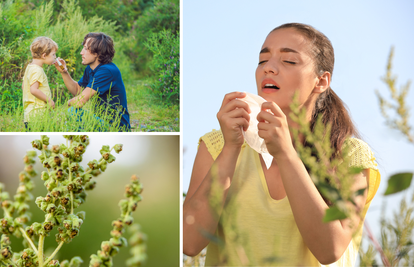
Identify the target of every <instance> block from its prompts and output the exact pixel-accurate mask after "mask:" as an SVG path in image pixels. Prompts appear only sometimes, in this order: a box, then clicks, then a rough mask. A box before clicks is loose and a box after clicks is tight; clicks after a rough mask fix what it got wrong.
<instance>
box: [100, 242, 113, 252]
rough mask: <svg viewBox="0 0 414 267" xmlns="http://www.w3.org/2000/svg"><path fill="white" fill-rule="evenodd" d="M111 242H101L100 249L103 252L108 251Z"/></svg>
mask: <svg viewBox="0 0 414 267" xmlns="http://www.w3.org/2000/svg"><path fill="white" fill-rule="evenodd" d="M112 247H113V246H112V244H111V243H110V242H109V241H104V242H102V244H101V249H102V251H103V252H106V253H109V252H110V251H111V249H112Z"/></svg>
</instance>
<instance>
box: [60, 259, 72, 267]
mask: <svg viewBox="0 0 414 267" xmlns="http://www.w3.org/2000/svg"><path fill="white" fill-rule="evenodd" d="M60 267H70V265H69V261H68V260H64V261H62V262H61V263H60Z"/></svg>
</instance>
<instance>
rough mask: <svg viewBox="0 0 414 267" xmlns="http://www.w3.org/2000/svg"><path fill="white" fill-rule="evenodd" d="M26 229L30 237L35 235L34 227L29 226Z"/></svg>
mask: <svg viewBox="0 0 414 267" xmlns="http://www.w3.org/2000/svg"><path fill="white" fill-rule="evenodd" d="M24 230H25V231H26V234H27V235H28V236H29V237H32V236H33V234H34V231H33V229H32V227H30V226H27V227H26V228H25V229H24Z"/></svg>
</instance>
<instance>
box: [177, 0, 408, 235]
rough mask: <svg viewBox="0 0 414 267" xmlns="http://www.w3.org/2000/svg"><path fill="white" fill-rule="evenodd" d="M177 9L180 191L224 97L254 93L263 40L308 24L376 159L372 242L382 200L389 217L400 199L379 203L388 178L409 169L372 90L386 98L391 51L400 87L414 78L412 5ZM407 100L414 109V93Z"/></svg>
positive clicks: (188, 4) (404, 148)
mask: <svg viewBox="0 0 414 267" xmlns="http://www.w3.org/2000/svg"><path fill="white" fill-rule="evenodd" d="M182 11H183V29H182V31H183V62H182V68H183V70H182V72H183V76H182V77H183V81H182V85H183V86H182V101H183V125H184V127H183V146H184V154H183V165H184V171H183V190H184V191H187V189H188V185H189V181H190V176H191V170H192V165H193V162H194V158H195V155H196V153H197V143H198V138H199V137H200V136H202V135H204V134H205V133H206V132H209V131H211V130H212V129H218V128H219V124H218V122H217V119H216V113H217V111H218V110H219V108H220V106H221V102H222V99H223V97H224V95H225V94H226V93H228V92H232V91H246V92H251V93H256V84H255V77H254V72H255V69H256V66H257V63H258V54H259V51H260V48H261V45H262V44H263V42H264V40H265V38H266V36H267V34H268V33H269V32H270V31H271V30H272V29H273V28H275V27H277V26H278V25H281V24H284V23H288V22H301V23H306V24H310V25H312V26H314V27H315V28H316V29H318V30H320V31H321V32H323V33H324V34H325V35H326V36H327V37H328V38H329V39H330V40H331V42H332V44H333V47H334V49H335V68H334V72H333V77H332V84H331V86H332V88H333V89H334V91H335V92H336V93H337V94H338V95H339V97H341V99H342V100H343V101H344V102H345V103H346V104H347V106H348V107H349V109H350V112H351V116H352V118H353V120H354V121H355V123H356V125H357V127H358V129H359V131H360V132H361V134H362V136H363V139H364V140H365V141H366V142H367V143H368V144H369V145H370V146H371V148H372V150H373V151H374V153H375V156H376V158H377V159H378V163H379V169H380V172H381V174H382V183H381V186H380V188H379V191H378V193H377V195H376V197H375V198H374V200H373V203H372V204H371V208H370V211H369V212H368V214H367V220H368V222H369V223H370V224H371V226H372V228H373V230H374V232H375V234H376V235H377V236H378V233H379V232H378V231H379V226H378V221H379V216H380V207H381V203H382V201H383V200H384V199H386V200H387V201H388V203H389V204H388V211H389V212H390V214H391V211H392V210H393V209H394V210H395V209H396V205H397V204H398V203H399V200H400V199H401V197H402V195H404V193H402V194H399V195H397V196H393V197H387V198H384V197H382V194H383V192H384V191H385V188H386V180H387V178H388V177H389V176H390V175H392V174H394V173H395V172H398V171H414V164H413V163H414V162H413V160H412V156H411V155H412V153H413V152H414V144H409V143H408V142H407V141H406V140H405V139H404V138H403V137H402V136H401V135H400V134H399V133H398V132H397V131H394V130H391V129H389V128H388V127H387V126H386V125H385V120H384V119H383V118H382V117H381V115H380V111H379V105H378V100H377V98H376V95H375V90H379V91H380V92H381V94H382V95H383V96H388V95H389V94H388V91H387V88H386V86H385V84H384V83H383V82H382V81H381V79H380V78H381V76H383V75H384V74H385V68H386V63H387V58H388V54H389V51H390V48H391V46H394V47H395V56H394V61H393V71H394V73H395V74H397V75H398V80H397V84H398V88H400V85H402V84H405V83H406V82H407V80H409V79H411V80H412V79H413V78H414V64H413V62H414V53H413V51H412V49H413V47H414V35H413V29H414V16H412V14H414V2H413V1H409V0H407V1H393V2H391V1H353V0H352V1H340V2H339V1H254V2H252V1H235V0H231V1H190V0H184V1H183V9H182ZM412 90H413V89H412ZM407 100H408V104H409V105H411V107H414V93H413V92H411V93H409V94H408V99H407ZM411 124H412V125H414V119H413V118H411ZM411 192H412V189H411V190H410V191H408V193H409V194H410V195H411ZM405 194H407V193H405Z"/></svg>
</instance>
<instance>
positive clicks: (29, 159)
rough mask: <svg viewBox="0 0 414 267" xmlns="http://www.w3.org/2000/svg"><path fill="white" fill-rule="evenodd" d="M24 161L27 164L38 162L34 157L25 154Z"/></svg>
mask: <svg viewBox="0 0 414 267" xmlns="http://www.w3.org/2000/svg"><path fill="white" fill-rule="evenodd" d="M23 162H24V163H25V164H35V163H36V161H34V160H33V158H31V157H29V156H28V155H25V156H24V157H23Z"/></svg>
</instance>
